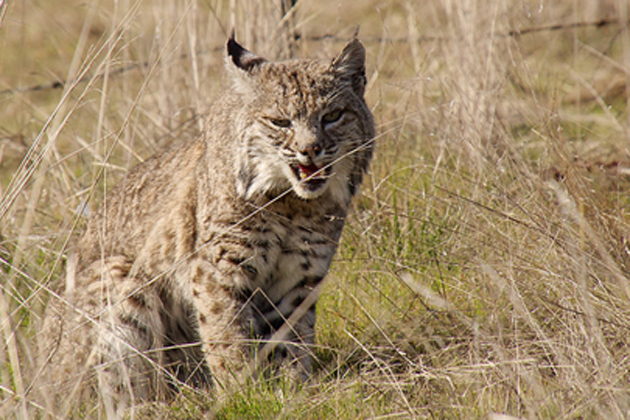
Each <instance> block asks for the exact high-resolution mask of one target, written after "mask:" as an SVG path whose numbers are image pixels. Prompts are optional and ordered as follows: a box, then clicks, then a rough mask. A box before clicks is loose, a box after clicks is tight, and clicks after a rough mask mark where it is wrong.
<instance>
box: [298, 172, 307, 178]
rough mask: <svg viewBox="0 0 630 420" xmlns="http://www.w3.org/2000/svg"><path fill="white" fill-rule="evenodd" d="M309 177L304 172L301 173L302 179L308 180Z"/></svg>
mask: <svg viewBox="0 0 630 420" xmlns="http://www.w3.org/2000/svg"><path fill="white" fill-rule="evenodd" d="M307 177H308V175H306V174H305V173H304V172H300V179H306V178H307Z"/></svg>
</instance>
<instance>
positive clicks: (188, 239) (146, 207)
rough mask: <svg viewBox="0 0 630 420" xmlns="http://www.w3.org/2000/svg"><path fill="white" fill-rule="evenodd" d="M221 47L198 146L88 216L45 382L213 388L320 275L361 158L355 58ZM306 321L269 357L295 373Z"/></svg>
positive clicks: (53, 313)
mask: <svg viewBox="0 0 630 420" xmlns="http://www.w3.org/2000/svg"><path fill="white" fill-rule="evenodd" d="M227 51H228V54H227V57H226V67H227V70H228V73H229V75H230V80H231V83H232V87H231V89H229V91H228V92H226V94H225V95H224V96H223V97H222V98H221V99H220V100H219V101H218V102H217V103H216V104H215V105H214V106H213V108H212V109H211V111H210V112H209V115H208V118H207V122H206V124H207V126H206V130H205V134H204V136H202V137H201V138H199V139H197V140H194V141H191V142H189V143H187V144H185V145H184V146H180V147H178V148H175V149H172V150H169V151H167V152H164V153H163V154H160V155H157V156H155V157H153V158H152V159H149V160H148V161H146V162H144V163H143V164H141V165H139V166H137V167H136V168H134V169H133V170H131V171H130V172H129V174H128V175H127V176H126V177H125V179H124V180H122V181H121V182H120V183H119V184H118V186H116V187H115V188H114V189H113V190H112V191H111V192H110V193H109V194H108V196H107V199H106V200H105V202H104V203H103V205H102V206H101V208H100V209H99V210H98V212H96V213H95V214H94V215H93V217H91V219H90V221H89V224H88V227H87V230H86V232H85V233H84V235H83V236H82V237H81V239H80V241H79V243H78V246H77V247H76V253H75V256H74V257H73V258H74V259H73V260H72V262H73V264H71V266H72V267H73V268H70V269H69V278H73V279H75V280H73V281H72V282H69V283H68V284H69V287H68V288H67V290H66V291H65V300H64V301H60V300H57V299H52V300H51V304H50V305H49V306H50V307H49V309H48V313H47V320H46V324H45V325H46V327H45V331H44V336H45V337H46V339H45V340H44V345H43V350H42V354H43V355H45V357H48V358H49V360H52V362H51V363H50V365H51V366H53V367H54V369H53V372H52V373H51V374H50V375H51V376H50V377H51V378H52V380H53V381H61V380H69V379H70V378H76V377H75V376H73V375H74V374H75V373H76V372H77V371H78V372H80V371H81V370H77V369H76V367H87V368H88V369H89V372H92V374H93V376H95V377H97V378H98V380H99V386H98V387H97V388H98V389H100V390H101V394H102V395H103V398H106V399H107V398H109V399H112V398H113V399H116V400H117V401H119V402H120V401H124V400H125V399H129V398H131V397H133V398H154V397H155V396H156V395H167V394H168V393H169V392H170V390H172V389H174V388H175V389H176V388H178V387H180V386H181V385H182V384H187V385H191V386H193V387H204V386H210V385H211V384H212V383H215V384H219V385H221V386H224V385H226V384H228V383H230V382H231V381H233V380H234V378H237V379H239V378H242V376H243V375H246V374H249V373H251V372H250V371H248V369H246V367H248V366H251V363H249V361H250V360H251V359H252V356H253V354H254V353H256V351H257V350H259V349H260V348H261V345H263V344H264V343H265V340H267V339H269V338H270V337H271V336H272V335H273V334H274V332H276V331H277V330H278V329H279V328H281V326H282V325H283V324H284V323H285V321H286V320H287V319H288V318H289V317H290V316H291V314H292V313H293V312H294V310H295V309H296V308H297V307H299V306H300V305H301V304H302V302H304V300H305V299H306V298H307V296H308V295H309V293H311V291H312V290H313V289H314V288H315V287H317V285H318V284H319V283H320V282H321V281H322V279H323V278H324V277H325V275H326V273H327V271H328V269H329V266H330V263H331V260H332V258H333V255H334V254H335V251H336V248H337V245H338V241H339V238H340V235H341V232H342V229H343V225H344V221H345V218H346V215H347V213H348V209H349V205H350V201H351V198H352V197H353V196H354V195H355V194H356V193H357V189H358V187H359V185H360V184H361V181H362V177H363V175H364V173H365V171H366V170H367V168H368V164H369V161H370V159H371V157H372V148H373V146H372V139H373V137H374V123H373V119H372V116H371V114H370V111H369V109H368V107H367V105H366V104H365V101H364V99H363V95H364V89H365V83H366V79H365V67H364V66H365V64H364V63H365V50H364V48H363V46H362V45H361V43H360V42H359V41H358V40H356V39H353V40H352V41H350V42H349V43H348V44H347V45H346V46H345V47H344V48H343V50H342V51H341V53H340V54H339V55H338V56H337V57H335V58H334V59H333V60H332V61H328V62H326V61H316V60H292V61H285V62H270V61H267V60H265V59H264V58H261V57H258V56H256V55H254V54H252V53H250V52H248V51H246V50H245V49H243V48H242V47H241V46H240V45H238V44H237V43H236V42H235V41H234V40H233V39H230V40H229V41H228V45H227ZM314 325H315V307H314V306H311V307H310V308H308V311H307V312H306V314H305V315H304V316H303V317H302V318H301V319H300V320H299V321H298V322H297V323H296V324H295V325H293V326H292V328H291V330H290V334H289V335H288V336H287V337H285V339H286V341H285V343H283V344H282V345H280V346H279V347H277V348H276V351H275V352H274V353H273V358H272V359H273V360H274V361H275V362H278V363H280V362H284V363H285V365H288V366H289V367H290V369H292V370H293V371H294V372H296V373H297V374H298V376H302V377H304V376H306V375H308V373H309V372H310V369H311V358H310V356H309V353H310V349H309V345H311V344H312V343H313V340H314ZM73 372H74V373H73ZM88 376H90V375H88Z"/></svg>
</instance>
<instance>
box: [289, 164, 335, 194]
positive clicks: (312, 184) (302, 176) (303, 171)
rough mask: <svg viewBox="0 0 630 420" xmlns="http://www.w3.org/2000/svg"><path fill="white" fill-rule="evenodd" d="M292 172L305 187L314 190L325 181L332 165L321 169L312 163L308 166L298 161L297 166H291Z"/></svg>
mask: <svg viewBox="0 0 630 420" xmlns="http://www.w3.org/2000/svg"><path fill="white" fill-rule="evenodd" d="M293 172H295V175H296V176H297V178H298V179H299V180H300V181H302V183H303V184H304V186H305V187H307V188H308V189H310V190H316V189H318V188H319V187H321V186H322V185H324V184H325V183H326V181H327V180H328V178H329V177H330V173H331V172H332V167H331V166H328V167H327V168H326V169H322V167H321V166H317V165H315V164H314V163H313V164H310V165H308V166H307V165H301V164H299V163H298V164H297V166H295V167H293Z"/></svg>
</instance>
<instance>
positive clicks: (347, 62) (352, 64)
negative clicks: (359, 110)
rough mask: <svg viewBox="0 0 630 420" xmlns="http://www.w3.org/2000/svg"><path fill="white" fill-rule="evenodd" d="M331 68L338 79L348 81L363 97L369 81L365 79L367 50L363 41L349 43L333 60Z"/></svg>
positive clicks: (356, 40) (354, 40) (353, 40)
mask: <svg viewBox="0 0 630 420" xmlns="http://www.w3.org/2000/svg"><path fill="white" fill-rule="evenodd" d="M330 68H331V70H332V72H333V73H335V75H336V76H337V77H340V78H341V79H346V80H348V81H349V82H350V83H351V84H352V88H353V89H354V91H355V92H356V93H357V94H358V95H359V96H363V93H364V92H365V85H366V83H367V79H366V78H365V48H363V44H361V41H359V40H358V39H356V38H353V39H352V41H350V42H348V43H347V44H346V45H345V47H343V50H341V52H340V53H339V54H337V56H336V57H335V58H333V60H332V63H331V65H330Z"/></svg>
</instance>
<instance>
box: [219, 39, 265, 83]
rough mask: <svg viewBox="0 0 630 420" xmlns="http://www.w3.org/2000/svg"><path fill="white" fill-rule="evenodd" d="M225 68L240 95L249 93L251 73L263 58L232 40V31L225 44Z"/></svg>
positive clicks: (262, 61)
mask: <svg viewBox="0 0 630 420" xmlns="http://www.w3.org/2000/svg"><path fill="white" fill-rule="evenodd" d="M226 47H227V57H226V63H225V64H226V67H227V70H228V72H229V73H230V75H231V77H232V81H233V82H234V87H235V88H236V90H237V91H239V92H241V93H250V92H251V90H252V87H251V78H250V76H251V75H252V73H253V71H254V70H255V69H256V68H257V67H258V66H259V65H260V64H261V63H264V62H265V61H267V60H265V59H264V58H263V57H260V56H257V55H256V54H254V53H251V52H249V51H247V50H246V49H245V48H243V47H242V46H241V45H240V44H239V43H238V42H236V41H235V40H234V30H232V34H231V35H230V39H228V42H227V45H226Z"/></svg>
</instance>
